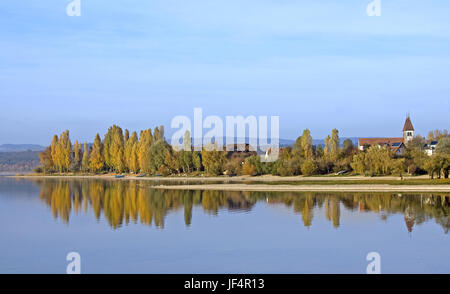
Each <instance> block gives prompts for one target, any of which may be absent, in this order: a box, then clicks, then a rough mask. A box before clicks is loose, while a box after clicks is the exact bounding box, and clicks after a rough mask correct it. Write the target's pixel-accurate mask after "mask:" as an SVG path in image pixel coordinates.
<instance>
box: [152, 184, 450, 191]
mask: <svg viewBox="0 0 450 294" xmlns="http://www.w3.org/2000/svg"><path fill="white" fill-rule="evenodd" d="M152 188H153V189H161V190H203V191H207V190H214V191H243V192H245V191H248V192H250V191H252V192H439V193H442V192H446V193H450V185H387V184H374V185H366V184H359V185H320V184H318V185H268V184H254V185H246V184H209V185H159V186H153V187H152Z"/></svg>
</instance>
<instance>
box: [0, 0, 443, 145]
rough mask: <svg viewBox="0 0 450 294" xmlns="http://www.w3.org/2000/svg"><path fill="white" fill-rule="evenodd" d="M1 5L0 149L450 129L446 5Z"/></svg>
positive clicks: (6, 1)
mask: <svg viewBox="0 0 450 294" xmlns="http://www.w3.org/2000/svg"><path fill="white" fill-rule="evenodd" d="M70 2H71V1H69V0H67V1H64V0H46V1H37V0H35V1H31V0H27V1H26V0H2V1H1V2H0V99H1V108H0V125H1V127H0V144H2V143H39V144H48V143H49V142H50V140H51V136H52V135H53V134H55V133H58V134H59V133H61V132H62V131H63V130H65V129H69V130H70V131H71V137H72V139H80V140H82V141H85V140H87V141H92V138H93V137H94V136H95V133H96V132H99V133H100V134H102V135H103V134H104V133H105V132H106V130H107V128H108V126H110V125H112V124H114V123H116V124H119V125H120V126H122V127H123V128H128V129H130V130H141V129H144V128H149V127H151V128H153V127H154V126H155V125H159V124H164V125H165V126H166V132H167V133H168V135H170V134H171V133H172V130H171V129H170V121H171V119H172V118H173V117H174V116H176V115H187V116H192V115H193V108H194V107H202V108H203V112H204V115H205V116H206V115H219V116H221V117H223V118H224V117H225V116H226V115H268V116H270V115H279V116H280V136H281V137H282V138H287V139H290V138H296V137H297V136H298V135H300V134H301V132H302V130H303V129H304V128H309V129H310V130H311V132H312V135H313V137H314V138H323V137H325V136H326V135H327V134H328V133H330V131H331V129H332V128H334V127H336V128H338V129H339V130H340V133H341V136H346V137H351V136H356V137H358V136H361V137H362V136H364V137H375V136H400V135H401V130H402V127H403V123H404V119H405V114H406V112H410V113H411V116H412V121H413V124H414V126H415V128H416V130H417V131H418V132H419V133H422V134H424V135H425V134H426V133H427V132H428V131H429V130H431V129H436V128H440V129H442V128H447V129H448V128H449V127H450V116H449V110H450V82H449V81H450V17H448V16H449V15H450V2H449V1H446V0H429V1H424V0H420V1H419V0H381V3H382V15H381V16H380V17H368V16H367V15H366V6H367V5H368V3H369V2H370V0H346V1H328V0H322V1H312V0H311V1H291V0H278V1H269V0H227V1H206V0H204V1H199V0H189V1H186V0H184V1H182V0H180V1H175V0H148V1H143V0H141V1H136V0H128V1H123V0H122V1H100V0H81V16H80V17H69V16H67V15H66V5H67V4H69V3H70Z"/></svg>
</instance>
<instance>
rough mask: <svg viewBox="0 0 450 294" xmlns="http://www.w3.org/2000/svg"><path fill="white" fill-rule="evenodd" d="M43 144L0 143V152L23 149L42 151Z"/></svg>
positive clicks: (20, 150) (21, 150)
mask: <svg viewBox="0 0 450 294" xmlns="http://www.w3.org/2000/svg"><path fill="white" fill-rule="evenodd" d="M44 149H45V147H44V146H41V145H37V144H3V145H0V152H23V151H43V150H44Z"/></svg>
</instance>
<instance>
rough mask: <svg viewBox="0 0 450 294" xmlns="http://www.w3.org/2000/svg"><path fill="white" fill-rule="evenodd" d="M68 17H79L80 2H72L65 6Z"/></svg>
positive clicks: (79, 0) (78, 0) (77, 0)
mask: <svg viewBox="0 0 450 294" xmlns="http://www.w3.org/2000/svg"><path fill="white" fill-rule="evenodd" d="M66 14H67V15H68V16H81V0H73V1H71V2H70V3H69V4H67V6H66Z"/></svg>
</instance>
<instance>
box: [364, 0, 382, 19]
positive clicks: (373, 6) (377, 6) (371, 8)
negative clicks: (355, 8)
mask: <svg viewBox="0 0 450 294" xmlns="http://www.w3.org/2000/svg"><path fill="white" fill-rule="evenodd" d="M366 13H367V15H368V16H381V0H373V1H372V2H370V3H369V4H368V5H367V8H366Z"/></svg>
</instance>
